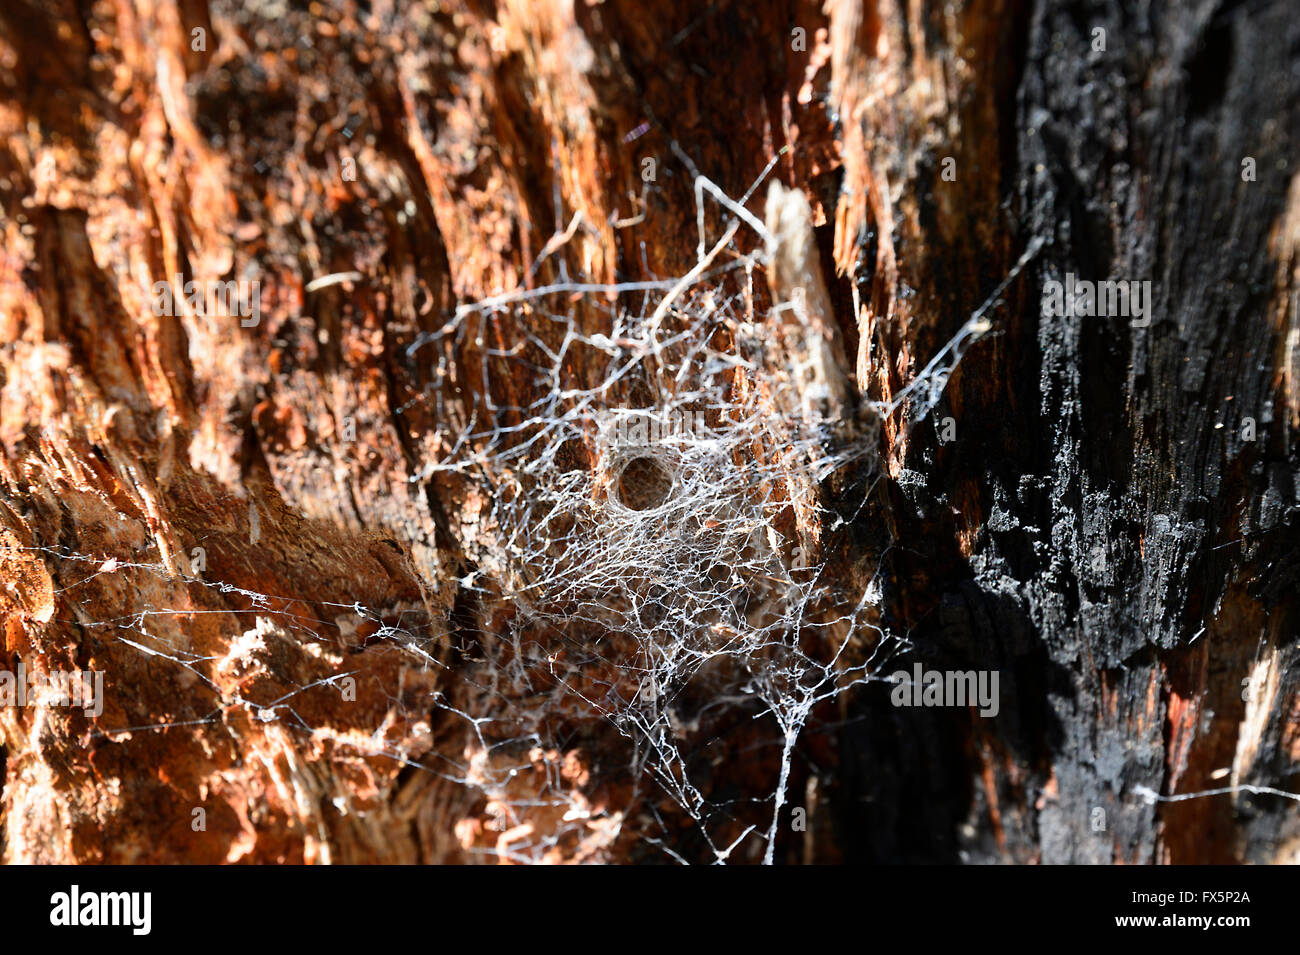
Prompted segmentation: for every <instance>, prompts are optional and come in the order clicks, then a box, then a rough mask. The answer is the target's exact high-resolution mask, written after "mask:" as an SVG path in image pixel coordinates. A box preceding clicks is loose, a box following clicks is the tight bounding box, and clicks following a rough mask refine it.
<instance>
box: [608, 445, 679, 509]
mask: <svg viewBox="0 0 1300 955" xmlns="http://www.w3.org/2000/svg"><path fill="white" fill-rule="evenodd" d="M614 488H615V490H616V492H617V494H618V500H619V503H620V504H622V505H623V506H624V507H628V508H631V509H632V510H634V511H649V510H652V509H654V508H656V507H658V506H659V505H660V504H662V503H663V502H664V501H666V500H668V494H669V492H671V491H672V489H673V476H672V475H671V474H670V473H669V472H668V469H667V468H666V467H664V466H663V465H662V464H660V463H659V462H658V461H657V460H655V459H654V458H653V457H651V456H650V455H648V454H643V455H640V456H638V457H635V458H632V459H631V460H629V461H628V462H627V463H626V464H624V465H623V468H622V470H620V471H619V472H618V480H617V481H615V482H614Z"/></svg>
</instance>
